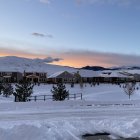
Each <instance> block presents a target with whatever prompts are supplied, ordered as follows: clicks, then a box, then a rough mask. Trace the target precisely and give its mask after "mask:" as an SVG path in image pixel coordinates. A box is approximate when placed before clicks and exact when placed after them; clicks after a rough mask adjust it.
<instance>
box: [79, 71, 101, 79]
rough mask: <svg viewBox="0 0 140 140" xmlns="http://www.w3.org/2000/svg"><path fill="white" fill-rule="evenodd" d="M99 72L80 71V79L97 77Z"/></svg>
mask: <svg viewBox="0 0 140 140" xmlns="http://www.w3.org/2000/svg"><path fill="white" fill-rule="evenodd" d="M99 73H100V72H99V71H92V70H80V71H79V74H80V75H81V77H89V78H90V77H98V76H99Z"/></svg>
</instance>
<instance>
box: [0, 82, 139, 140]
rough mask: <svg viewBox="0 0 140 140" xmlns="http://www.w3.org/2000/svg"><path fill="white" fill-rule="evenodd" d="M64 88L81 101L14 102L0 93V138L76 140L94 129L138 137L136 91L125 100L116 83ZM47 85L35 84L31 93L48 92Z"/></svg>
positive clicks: (17, 139)
mask: <svg viewBox="0 0 140 140" xmlns="http://www.w3.org/2000/svg"><path fill="white" fill-rule="evenodd" d="M137 86H138V87H139V84H138V85H137ZM66 87H67V89H68V90H69V92H70V93H80V92H82V93H83V100H80V99H77V100H66V101H62V102H58V101H57V102H54V101H50V100H48V101H45V102H44V101H37V102H27V103H15V102H13V97H12V96H11V97H10V98H8V99H5V98H4V97H2V96H0V140H19V139H20V140H80V139H82V135H84V134H86V133H91V134H94V133H97V132H108V133H110V134H111V137H112V138H118V137H119V136H120V137H140V90H136V92H135V93H134V95H132V96H131V100H129V99H128V95H126V94H125V93H124V91H123V88H121V87H119V86H118V85H111V84H102V85H99V86H97V85H96V86H95V87H94V86H92V87H91V86H90V85H89V84H86V86H85V85H84V87H83V88H82V89H81V88H80V86H79V85H78V84H77V85H75V86H74V88H71V87H70V85H66ZM51 88H52V85H41V86H35V87H34V95H44V94H46V95H50V94H51V92H50V90H51Z"/></svg>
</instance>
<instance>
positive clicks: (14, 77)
mask: <svg viewBox="0 0 140 140" xmlns="http://www.w3.org/2000/svg"><path fill="white" fill-rule="evenodd" d="M22 79H23V76H22V73H20V72H6V71H0V81H4V82H9V83H16V82H19V81H20V80H22Z"/></svg>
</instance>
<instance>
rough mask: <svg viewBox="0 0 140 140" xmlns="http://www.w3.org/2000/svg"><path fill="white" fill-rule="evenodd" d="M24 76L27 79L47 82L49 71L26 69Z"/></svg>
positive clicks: (35, 81)
mask: <svg viewBox="0 0 140 140" xmlns="http://www.w3.org/2000/svg"><path fill="white" fill-rule="evenodd" d="M24 78H25V79H26V80H27V81H30V82H34V83H45V82H47V73H45V72H25V71H24Z"/></svg>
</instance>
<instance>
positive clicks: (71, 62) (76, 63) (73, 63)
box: [0, 52, 112, 68]
mask: <svg viewBox="0 0 140 140" xmlns="http://www.w3.org/2000/svg"><path fill="white" fill-rule="evenodd" d="M4 56H17V57H25V58H30V59H34V58H41V59H43V58H46V55H37V54H26V53H22V52H19V53H18V54H16V53H11V54H10V55H8V54H7V53H0V57H4ZM62 58H63V59H64V60H61V61H58V62H57V61H55V62H53V63H50V64H54V65H61V66H70V67H75V68H81V67H84V66H87V65H89V66H103V67H111V66H112V65H110V64H109V63H108V64H107V63H106V64H105V63H102V61H101V60H102V59H104V58H103V57H102V58H98V59H93V58H91V56H86V55H85V56H80V55H78V56H77V55H72V56H66V55H65V54H64V55H62Z"/></svg>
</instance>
